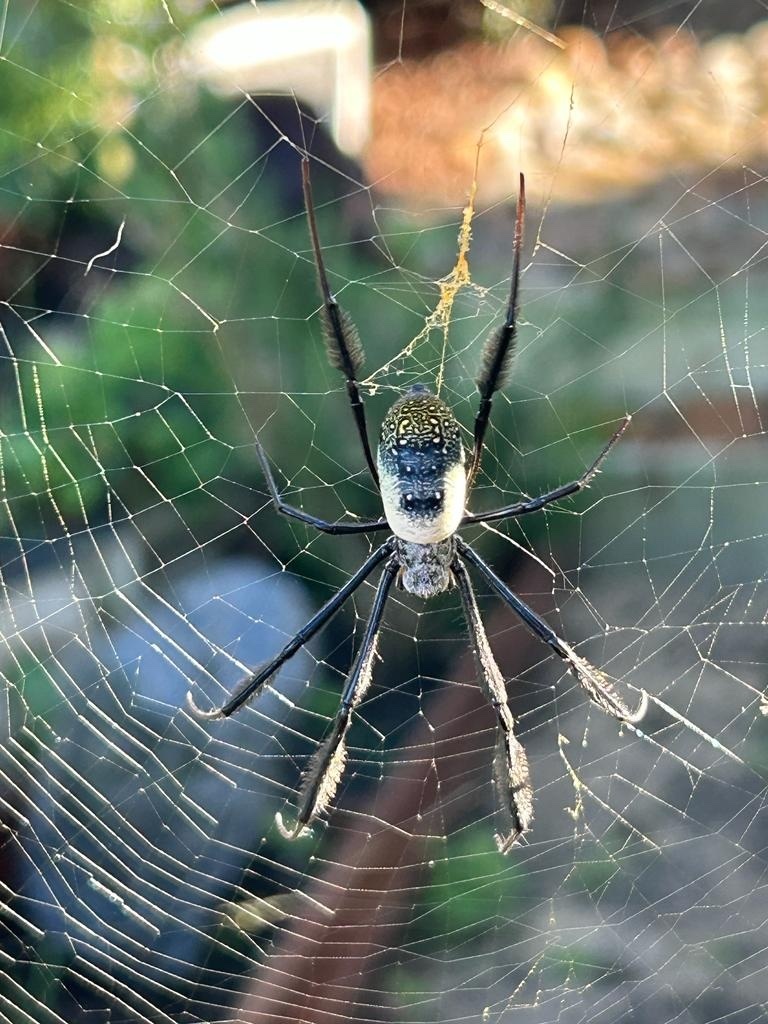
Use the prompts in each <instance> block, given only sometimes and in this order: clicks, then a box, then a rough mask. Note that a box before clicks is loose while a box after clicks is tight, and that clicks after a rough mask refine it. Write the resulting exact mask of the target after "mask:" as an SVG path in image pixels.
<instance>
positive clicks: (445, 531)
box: [187, 156, 647, 853]
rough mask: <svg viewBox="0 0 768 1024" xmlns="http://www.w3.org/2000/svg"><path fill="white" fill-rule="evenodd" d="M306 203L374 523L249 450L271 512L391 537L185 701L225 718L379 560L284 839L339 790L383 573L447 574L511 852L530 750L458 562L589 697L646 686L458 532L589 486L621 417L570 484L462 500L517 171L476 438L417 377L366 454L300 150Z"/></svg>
mask: <svg viewBox="0 0 768 1024" xmlns="http://www.w3.org/2000/svg"><path fill="white" fill-rule="evenodd" d="M302 179H303V185H304V201H305V205H306V212H307V220H308V223H309V232H310V236H311V239H312V248H313V251H314V258H315V265H316V268H317V275H318V280H319V284H320V294H321V297H322V302H323V324H324V328H325V338H326V347H327V355H328V359H329V361H330V363H331V365H332V366H334V367H335V368H336V369H338V370H340V371H341V372H342V374H343V375H344V378H345V380H346V385H347V394H348V396H349V402H350V406H351V408H352V414H353V416H354V419H355V423H356V426H357V431H358V433H359V436H360V441H361V443H362V447H363V453H364V455H365V460H366V462H367V464H368V469H369V470H370V473H371V477H372V479H373V482H374V484H375V485H376V487H377V489H378V490H379V493H380V495H381V501H382V505H383V507H384V518H383V519H377V520H375V521H374V522H360V523H343V522H341V523H328V522H325V521H324V520H322V519H318V518H317V517H316V516H312V515H309V514H308V513H306V512H303V511H302V510H301V509H298V508H294V507H293V506H291V505H288V504H286V502H284V501H283V499H282V497H281V496H280V493H279V492H278V489H277V484H276V483H275V478H274V476H273V474H272V468H271V466H270V464H269V460H268V459H267V456H266V453H265V451H264V449H263V448H262V446H261V444H260V442H259V441H258V439H256V441H255V444H256V455H257V457H258V459H259V462H260V463H261V467H262V470H263V472H264V476H265V478H266V482H267V486H268V488H269V493H270V495H271V498H272V502H273V504H274V506H275V508H276V509H277V511H278V512H281V513H282V514H283V515H286V516H291V517H292V518H294V519H298V520H299V521H300V522H303V523H308V524H309V525H310V526H314V527H315V528H316V529H317V530H320V531H322V532H323V533H331V534H346V533H369V532H375V531H380V530H389V531H390V532H391V536H390V537H389V538H388V539H387V540H386V541H385V542H384V543H383V544H382V545H381V547H379V548H378V549H377V550H376V551H374V552H373V554H371V555H370V556H369V558H368V559H367V561H365V562H364V563H363V565H362V566H361V567H360V569H358V571H357V572H356V573H355V574H354V576H352V577H351V579H350V580H349V581H348V582H347V583H345V584H344V586H343V587H341V589H340V590H339V591H337V593H336V594H334V595H333V597H332V598H331V599H330V600H329V601H327V602H326V603H325V604H324V605H323V607H322V608H321V609H320V610H319V611H318V612H317V613H316V614H315V615H314V616H313V617H312V618H311V619H310V620H309V622H308V623H307V624H306V625H305V626H304V628H303V629H301V630H299V632H298V633H297V634H296V635H295V636H294V637H293V638H292V639H291V640H289V641H288V643H287V644H286V645H285V647H284V648H283V649H282V651H280V653H279V654H278V655H277V656H276V657H275V658H273V659H272V660H271V661H270V662H269V663H268V664H266V665H264V666H263V667H261V668H259V669H257V670H256V671H254V672H253V673H252V674H250V675H248V676H247V677H246V678H245V679H243V680H242V682H241V683H240V684H239V686H238V687H237V689H236V690H235V691H234V693H233V694H232V696H231V697H230V699H229V700H228V701H227V702H226V703H225V704H223V705H221V706H220V707H216V708H213V709H212V710H210V711H203V710H201V709H200V708H199V707H198V706H197V705H196V704H195V702H194V699H193V697H192V695H191V693H188V694H187V705H188V708H189V710H190V711H191V712H192V713H193V714H194V715H195V716H196V717H197V718H201V719H215V718H226V717H227V716H229V715H231V714H233V713H234V712H235V711H237V710H238V709H239V708H241V707H242V706H243V705H244V704H245V703H246V702H247V701H249V700H251V698H253V697H254V696H256V694H258V693H259V691H260V690H261V689H262V687H263V686H264V684H265V683H266V682H267V681H268V680H269V679H271V678H272V676H273V675H274V674H275V673H276V672H277V671H278V669H279V668H280V667H281V666H282V665H283V664H284V663H285V662H286V661H287V660H288V659H289V658H291V657H292V656H293V655H294V654H296V652H297V651H298V650H300V649H301V648H302V647H303V646H304V644H306V643H307V642H308V641H309V640H310V639H311V638H312V637H313V636H314V635H315V634H316V633H317V632H318V630H320V629H321V628H322V627H323V626H324V625H325V624H326V623H327V622H328V621H329V619H330V618H331V617H332V616H333V615H334V614H335V613H336V612H337V611H338V610H339V608H341V606H342V605H343V604H344V602H345V601H346V600H347V598H348V597H350V596H351V595H352V594H353V593H354V592H355V590H357V588H358V587H359V586H360V585H361V584H362V583H363V581H364V580H366V579H367V578H368V576H370V574H371V573H372V572H373V570H374V569H375V568H376V567H377V566H379V565H381V563H382V562H383V563H384V569H383V572H382V574H381V578H380V580H379V584H378V587H377V589H376V595H375V597H374V600H373V607H372V609H371V613H370V617H369V619H368V623H367V625H366V628H365V633H364V635H363V640H362V643H361V644H360V649H359V650H358V652H357V656H356V657H355V660H354V664H353V665H352V669H351V671H350V673H349V676H348V678H347V682H346V685H345V687H344V691H343V693H342V697H341V704H340V707H339V711H338V714H337V716H336V719H335V722H334V724H333V727H332V729H331V731H330V732H329V734H328V736H327V737H326V738H325V740H324V741H323V743H322V745H321V746H320V747H319V748H318V750H317V751H316V753H315V754H314V756H313V758H312V760H311V762H310V765H309V767H308V769H307V771H306V773H305V775H304V780H303V783H302V786H301V790H300V793H299V797H298V807H297V812H296V821H295V824H294V825H293V827H292V828H287V827H286V826H285V825H284V824H283V822H282V818H281V817H280V816H278V824H279V825H280V827H281V831H282V832H283V833H284V834H285V835H286V836H288V837H289V838H294V837H296V836H298V835H301V834H302V833H303V832H304V831H305V830H306V829H307V828H308V827H309V826H310V825H311V823H312V822H313V820H314V819H315V818H316V817H317V816H318V815H319V814H321V813H322V812H323V811H325V810H326V809H327V808H328V806H329V804H330V802H331V800H332V799H333V797H334V794H335V793H336V790H337V788H338V785H339V781H340V779H341V776H342V773H343V771H344V765H345V761H346V745H345V740H346V735H347V731H348V729H349V726H350V722H351V719H352V712H353V711H354V710H355V708H356V707H357V706H358V704H359V703H360V701H361V700H362V698H363V696H364V694H365V692H366V690H367V689H368V687H369V686H370V683H371V678H372V674H373V663H374V659H375V655H376V646H377V642H378V637H379V629H380V626H381V621H382V616H383V613H384V606H385V604H386V601H387V597H388V595H389V592H390V588H391V586H392V584H393V583H394V582H395V581H396V580H397V582H398V584H399V585H400V586H401V587H402V588H403V589H404V590H407V591H409V592H410V593H412V594H416V595H418V596H419V597H423V598H428V597H432V596H434V595H435V594H440V593H442V592H443V591H444V590H447V589H448V588H449V587H452V586H457V587H458V590H459V594H460V596H461V602H462V605H463V608H464V614H465V617H466V620H467V624H468V627H469V634H470V638H471V642H472V646H473V648H474V652H475V655H476V659H477V665H478V669H479V674H480V685H481V686H482V688H483V691H484V693H485V695H486V697H487V698H488V700H489V701H490V703H491V705H492V706H493V709H494V711H495V713H496V718H497V722H498V743H497V748H496V755H495V760H494V780H495V786H496V793H497V797H498V802H499V807H500V811H501V813H502V815H503V818H504V828H503V829H502V830H501V831H500V832H499V833H498V834H497V836H496V840H497V845H498V848H499V850H500V851H501V852H502V853H506V852H508V851H509V850H510V849H511V848H512V846H513V845H514V843H515V842H516V841H517V839H518V838H519V837H520V836H521V835H523V833H525V832H526V831H527V830H528V829H529V828H530V826H531V822H532V820H533V790H532V788H531V778H530V773H529V770H528V759H527V757H526V754H525V750H524V749H523V747H522V745H521V744H520V741H519V740H518V739H517V737H516V736H515V733H514V726H515V720H514V718H513V716H512V712H511V710H510V708H509V704H508V702H507V692H506V685H505V682H504V678H503V676H502V674H501V671H500V669H499V667H498V665H497V664H496V661H495V659H494V656H493V653H492V651H491V647H490V644H489V642H488V637H487V635H486V632H485V628H484V626H483V622H482V619H481V618H480V612H479V610H478V607H477V600H476V598H475V594H474V590H473V588H472V584H471V582H470V577H469V573H468V571H467V563H468V564H469V565H471V566H473V567H474V568H475V569H477V570H478V572H479V573H480V575H481V576H482V577H483V578H484V579H485V580H486V582H487V583H488V584H490V586H491V588H492V589H493V590H495V591H496V593H497V594H498V595H499V597H501V599H502V600H503V601H505V602H506V603H507V605H509V607H510V608H511V609H512V611H513V612H515V614H516V615H518V616H519V617H520V618H521V619H522V620H523V622H524V623H525V624H526V626H528V628H529V629H530V630H532V631H533V632H534V633H535V634H536V636H538V637H539V638H540V639H541V640H543V641H544V643H545V644H548V645H549V647H551V648H552V650H553V651H554V652H555V653H556V654H558V655H559V656H560V657H561V658H562V659H563V661H565V663H566V664H567V665H568V667H569V669H570V670H571V671H572V672H573V674H574V675H575V677H576V679H577V680H578V681H579V683H580V684H581V685H582V686H583V688H584V689H585V690H586V692H587V695H588V696H589V697H590V699H591V700H592V701H594V703H595V704H597V706H598V707H600V708H602V710H603V711H605V712H607V713H608V714H609V715H613V716H614V718H617V719H619V721H622V722H637V721H639V720H640V719H641V718H642V717H643V715H644V714H645V711H646V707H647V695H646V694H645V693H643V694H642V698H641V701H640V704H639V706H638V708H637V710H636V711H631V710H630V708H629V707H628V706H627V704H626V703H625V702H624V701H623V700H622V698H621V697H620V696H619V694H618V693H617V692H616V689H615V687H614V685H613V683H612V682H611V680H610V679H609V678H608V677H607V676H606V675H605V674H604V673H603V672H601V671H600V669H597V668H595V667H594V665H591V664H590V663H589V662H588V661H586V660H585V659H584V658H582V657H580V656H579V655H578V654H576V652H575V651H574V650H573V648H572V647H570V646H569V644H567V643H566V642H565V640H563V639H561V638H560V637H559V636H558V635H557V634H556V633H555V632H554V631H553V630H552V629H551V628H550V627H549V626H548V625H547V623H546V622H545V621H544V620H543V619H542V618H541V617H540V616H539V615H537V614H536V612H534V611H533V609H532V608H530V607H529V606H528V605H527V604H526V603H525V602H524V601H522V600H521V599H520V598H519V597H518V596H517V595H516V594H515V593H513V592H512V591H511V590H510V589H509V587H507V586H506V584H505V583H504V582H503V581H502V580H501V579H500V578H499V577H498V576H497V575H496V573H494V571H493V570H492V569H491V567H490V566H489V565H487V564H486V563H485V561H483V559H482V558H481V557H480V555H478V554H477V552H476V551H474V550H473V549H472V548H471V547H470V546H469V544H467V543H465V542H464V541H463V540H462V539H461V538H460V537H459V536H458V533H457V531H458V530H459V528H460V527H462V526H467V525H469V524H471V523H487V522H491V521H493V520H499V519H509V518H511V517H513V516H522V515H527V514H528V513H529V512H537V511H538V510H539V509H542V508H544V507H545V506H546V505H549V504H551V502H553V501H558V500H559V499H560V498H565V497H567V496H568V495H570V494H575V493H576V492H577V491H580V490H582V489H583V488H585V487H586V486H587V485H588V484H589V482H590V481H591V480H592V478H593V477H594V476H595V474H596V473H597V471H598V470H599V469H600V466H601V464H602V462H603V460H604V459H605V457H606V456H607V455H608V453H609V451H610V450H611V448H613V446H614V445H615V444H616V442H617V441H618V440H619V438H620V437H621V435H622V434H623V433H624V431H625V430H626V428H627V425H628V424H629V419H630V418H629V416H627V418H626V419H625V420H624V421H623V422H622V424H621V425H620V426H619V428H618V430H617V431H616V432H615V433H614V435H613V436H612V437H611V439H610V440H609V441H608V443H607V444H606V445H605V447H604V448H603V450H602V451H601V452H600V454H599V455H598V456H597V458H596V459H595V461H594V462H593V463H592V465H591V466H590V467H589V469H587V471H586V472H585V473H583V474H582V476H580V477H579V478H578V480H574V481H573V482H572V483H569V484H565V485H563V486H562V487H556V488H555V489H554V490H552V491H548V492H547V493H546V494H541V495H539V497H537V498H531V499H528V500H525V501H519V502H516V503H515V504H514V505H507V506H505V507H504V508H499V509H496V510H494V511H492V512H483V513H472V512H467V511H466V499H467V495H468V493H469V491H470V489H471V487H472V484H473V482H474V479H475V476H476V475H477V471H478V468H479V466H480V460H481V458H482V454H483V440H484V437H485V432H486V428H487V426H488V421H489V418H490V414H491V405H492V403H493V396H494V394H495V392H496V391H498V390H499V388H501V387H503V386H504V384H505V382H506V380H507V377H508V375H509V371H510V368H511V362H512V356H513V352H514V344H515V334H516V326H517V314H518V286H519V279H520V251H521V248H522V240H523V224H524V219H525V180H524V178H523V175H522V174H521V175H520V192H519V196H518V202H517V217H516V221H515V240H514V252H513V265H512V276H511V286H510V294H509V302H508V304H507V310H506V315H505V317H504V321H503V323H502V324H501V326H500V327H498V328H496V329H495V330H494V331H493V332H492V333H491V335H490V337H489V338H488V340H487V341H486V343H485V347H484V349H483V353H482V362H481V368H480V372H479V373H478V376H477V378H476V381H475V383H476V385H477V389H478V391H479V392H480V406H479V409H478V411H477V415H476V417H475V426H474V447H473V450H472V453H471V455H470V459H469V464H468V466H467V465H465V454H464V448H463V446H462V443H461V437H460V430H459V424H458V422H457V420H456V418H455V416H454V415H453V412H452V411H451V409H450V408H449V407H448V406H447V405H446V404H445V403H444V402H442V401H441V400H440V399H439V398H438V397H437V396H436V395H434V394H432V393H431V392H430V391H429V389H428V388H426V387H425V386H424V385H422V384H415V385H414V386H413V387H411V388H410V389H409V390H408V391H407V392H406V393H405V394H404V395H403V396H402V397H401V398H399V399H398V400H397V401H396V402H395V403H394V405H393V406H392V408H391V409H390V410H389V412H388V413H387V414H386V416H385V418H384V422H383V424H382V428H381V436H380V440H379V446H378V453H377V459H376V461H375V462H374V459H373V454H372V452H371V446H370V443H369V440H368V431H367V428H366V422H365V409H364V407H363V399H362V396H361V394H360V389H359V387H358V383H357V379H358V376H359V373H360V370H361V368H362V366H363V359H364V355H363V348H362V345H361V343H360V338H359V335H358V333H357V329H356V328H355V326H354V324H353V323H352V321H351V319H350V318H349V316H348V315H347V313H346V312H344V311H343V310H342V309H341V308H340V306H339V304H338V303H337V302H336V299H335V298H334V296H333V294H332V293H331V290H330V287H329V285H328V278H327V276H326V272H325V265H324V261H323V255H322V251H321V247H320V240H319V237H318V232H317V223H316V220H315V209H314V204H313V201H312V186H311V182H310V176H309V161H308V158H307V157H306V156H305V157H304V158H303V161H302Z"/></svg>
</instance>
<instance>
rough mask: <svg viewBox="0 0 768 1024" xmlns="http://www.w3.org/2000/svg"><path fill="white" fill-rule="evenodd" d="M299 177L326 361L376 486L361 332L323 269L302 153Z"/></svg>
mask: <svg viewBox="0 0 768 1024" xmlns="http://www.w3.org/2000/svg"><path fill="white" fill-rule="evenodd" d="M301 180H302V184H303V186H304V205H305V207H306V211H307V221H308V222H309V233H310V236H311V238H312V249H313V251H314V254H315V267H316V269H317V278H318V282H319V285H320V295H321V297H322V300H323V327H324V330H325V347H326V353H327V355H328V361H329V363H330V364H331V366H332V367H333V368H334V369H336V370H341V372H342V373H343V374H344V379H345V380H346V382H347V396H348V397H349V404H350V407H351V409H352V415H353V416H354V418H355V424H356V426H357V432H358V434H359V435H360V441H361V443H362V446H363V453H364V454H365V461H366V462H367V463H368V469H369V470H370V472H371V476H372V477H373V482H374V483H375V484H376V487H377V489H378V486H379V474H378V472H377V471H376V463H375V462H374V459H373V452H372V451H371V443H370V441H369V439H368V427H367V425H366V422H365V407H364V405H363V399H362V396H361V394H360V389H359V387H358V384H357V377H358V374H359V373H360V370H361V369H362V368H363V363H364V362H365V353H364V352H363V346H362V344H361V342H360V335H359V334H358V331H357V328H356V327H355V325H354V323H353V322H352V318H351V317H350V316H349V314H348V313H347V312H346V311H345V310H343V309H342V308H341V307H340V306H339V304H338V302H337V301H336V299H335V298H334V296H333V294H332V292H331V289H330V286H329V284H328V275H327V274H326V272H325V263H324V261H323V253H322V250H321V248H320V236H319V234H318V231H317V220H316V218H315V204H314V202H313V200H312V182H311V180H310V174H309V158H308V157H307V156H306V154H305V155H304V157H303V159H302V161H301Z"/></svg>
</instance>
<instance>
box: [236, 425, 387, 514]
mask: <svg viewBox="0 0 768 1024" xmlns="http://www.w3.org/2000/svg"><path fill="white" fill-rule="evenodd" d="M254 441H255V444H256V455H257V457H258V460H259V462H260V463H261V468H262V470H263V471H264V477H265V478H266V481H267V487H268V488H269V494H270V497H271V498H272V504H273V505H274V506H275V508H276V509H277V511H278V512H280V513H282V514H283V515H284V516H290V518H291V519H298V520H299V522H302V523H307V524H308V525H309V526H314V528H315V529H316V530H320V531H321V533H334V534H341V533H373V532H374V531H376V530H388V529H389V526H388V524H387V520H386V519H376V520H374V521H373V522H365V523H327V522H326V521H325V520H324V519H318V517H317V516H312V515H310V514H309V513H308V512H302V510H301V509H300V508H294V506H293V505H289V504H287V502H285V501H283V499H282V497H281V495H280V492H279V491H278V489H277V483H276V482H275V477H274V474H273V472H272V467H271V466H270V464H269V459H268V458H267V453H266V452H265V451H264V449H263V447H262V445H261V442H260V441H259V439H258V438H255V439H254Z"/></svg>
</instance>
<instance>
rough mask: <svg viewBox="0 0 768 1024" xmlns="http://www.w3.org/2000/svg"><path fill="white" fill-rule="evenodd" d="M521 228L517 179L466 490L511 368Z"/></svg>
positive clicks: (481, 380) (479, 377)
mask: <svg viewBox="0 0 768 1024" xmlns="http://www.w3.org/2000/svg"><path fill="white" fill-rule="evenodd" d="M524 224H525V177H524V176H523V175H522V174H521V175H520V192H519V193H518V196H517V216H516V218H515V243H514V254H513V258H512V277H511V281H510V286H509V302H508V303H507V312H506V315H505V317H504V323H503V324H502V325H501V327H497V328H496V330H495V331H493V332H492V334H491V335H490V337H489V338H488V340H487V341H486V343H485V345H484V347H483V354H482V357H481V366H480V372H479V373H478V375H477V377H476V378H475V384H476V385H477V390H478V391H479V392H480V407H479V408H478V410H477V415H476V416H475V445H474V449H473V451H472V459H471V460H470V464H469V471H468V473H467V490H468V491H469V489H470V488H471V486H472V483H473V481H474V479H475V476H476V474H477V471H478V469H479V468H480V460H481V459H482V457H483V440H484V438H485V431H486V429H487V427H488V420H489V419H490V417H491V406H492V405H493V396H494V394H495V393H496V392H497V391H498V390H499V388H503V387H504V385H505V384H506V382H507V378H508V377H509V371H510V369H511V367H512V357H513V355H514V353H515V338H516V336H517V314H518V310H519V303H518V292H519V290H520V250H521V249H522V247H523V227H524Z"/></svg>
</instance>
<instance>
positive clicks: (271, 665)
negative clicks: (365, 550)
mask: <svg viewBox="0 0 768 1024" xmlns="http://www.w3.org/2000/svg"><path fill="white" fill-rule="evenodd" d="M393 545H394V540H388V541H386V542H385V543H384V544H382V546H381V547H380V548H378V550H376V551H374V552H373V554H372V555H371V556H370V557H369V558H368V560H367V561H365V562H364V563H363V564H362V565H361V566H360V568H359V569H358V570H357V572H356V573H355V575H354V576H352V577H351V578H350V579H349V580H348V581H347V582H346V583H345V584H344V586H343V587H341V588H340V589H339V590H337V591H336V593H335V594H334V595H333V597H332V598H331V599H330V600H329V601H326V603H325V604H324V605H323V607H322V608H321V609H320V610H319V611H318V612H316V613H315V615H313V616H312V618H311V619H310V620H309V622H308V623H307V624H306V626H304V627H303V629H300V630H299V632H298V633H297V634H296V635H295V636H294V637H292V638H291V639H290V640H289V641H288V643H287V644H286V645H285V647H284V648H283V649H282V651H280V653H279V654H278V655H276V656H275V657H274V658H273V659H272V660H271V661H270V662H268V663H267V664H266V665H264V666H262V668H260V669H258V670H257V671H256V672H253V673H252V674H251V675H249V676H246V677H245V679H243V680H242V682H241V683H240V684H239V685H238V687H237V688H236V689H235V692H234V693H233V694H232V696H231V697H230V698H229V700H228V701H227V702H226V703H225V704H222V705H221V706H220V707H216V708H212V709H211V710H210V711H203V710H202V709H201V708H199V707H198V706H197V704H195V701H194V698H193V696H192V693H191V691H190V692H188V693H187V709H188V710H189V711H190V712H191V713H192V714H193V715H194V716H195V718H200V719H205V720H208V719H214V718H228V717H229V715H232V714H234V712H235V711H237V710H238V709H239V708H241V707H242V706H243V704H245V703H247V702H248V701H249V700H251V698H252V697H254V696H255V695H256V694H257V693H258V692H259V690H260V689H261V687H262V686H263V685H264V684H265V683H266V682H267V681H268V680H269V679H270V678H271V677H272V676H273V675H274V674H275V672H277V670H278V669H279V668H281V667H282V666H283V665H284V664H285V662H286V661H288V659H289V658H292V657H293V656H294V654H296V652H297V651H299V650H301V648H302V647H303V646H304V644H306V643H307V642H308V641H309V640H311V639H312V637H313V636H314V635H315V633H317V632H318V630H320V629H321V628H322V627H323V626H324V625H325V624H326V622H328V620H329V619H330V618H331V617H332V616H333V615H335V614H336V612H337V611H338V610H339V608H341V606H342V605H343V604H344V602H345V601H346V600H347V598H348V597H350V596H351V595H352V594H353V593H354V592H355V590H357V588H358V587H359V586H360V584H361V583H362V582H363V581H364V580H365V579H366V577H368V576H370V574H371V573H372V572H373V570H374V569H375V568H376V566H377V565H378V564H379V563H380V562H382V561H383V560H384V559H385V558H386V557H387V555H389V554H390V552H391V551H392V547H393Z"/></svg>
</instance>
